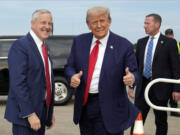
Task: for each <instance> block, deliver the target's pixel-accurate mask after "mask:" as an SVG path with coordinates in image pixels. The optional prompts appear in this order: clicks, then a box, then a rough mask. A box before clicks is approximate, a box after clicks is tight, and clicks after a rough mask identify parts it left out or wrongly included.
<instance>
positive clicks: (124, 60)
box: [65, 32, 138, 133]
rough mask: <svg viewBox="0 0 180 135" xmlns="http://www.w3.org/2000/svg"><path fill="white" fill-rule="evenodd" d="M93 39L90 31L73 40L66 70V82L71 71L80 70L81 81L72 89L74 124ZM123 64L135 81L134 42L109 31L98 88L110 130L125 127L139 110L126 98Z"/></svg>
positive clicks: (119, 130) (102, 109) (79, 111)
mask: <svg viewBox="0 0 180 135" xmlns="http://www.w3.org/2000/svg"><path fill="white" fill-rule="evenodd" d="M92 38H93V34H92V33H87V34H82V35H80V36H78V37H76V38H75V39H74V42H73V46H72V50H71V53H70V56H69V58H68V61H67V65H66V70H65V73H66V75H67V79H68V81H69V82H70V79H71V77H72V76H73V75H74V74H76V73H78V72H79V71H81V70H82V71H83V76H82V77H81V83H80V85H79V87H78V88H77V89H76V91H75V104H74V122H75V124H77V123H78V122H79V120H80V118H81V113H82V107H83V106H82V103H83V96H84V92H85V87H86V80H87V74H88V62H89V53H90V47H91V42H92ZM126 67H129V69H130V71H131V72H132V73H133V74H134V76H135V80H136V81H137V80H138V73H137V63H136V57H135V54H134V51H133V45H132V44H131V43H130V42H129V41H128V40H126V39H125V38H123V37H120V36H118V35H116V34H114V33H112V32H110V35H109V39H108V42H107V47H106V50H105V54H104V60H103V64H102V68H101V73H100V80H99V86H98V90H99V102H100V108H101V112H102V118H103V120H104V124H105V126H106V129H107V130H108V131H109V132H111V133H118V132H121V131H122V130H125V129H127V128H128V127H129V126H130V125H131V124H132V123H133V122H134V120H135V119H136V117H137V115H138V110H137V109H136V108H135V106H134V105H133V104H132V103H131V102H130V101H129V99H128V96H127V92H126V89H125V85H124V83H123V76H124V75H125V68H126ZM135 83H136V82H135Z"/></svg>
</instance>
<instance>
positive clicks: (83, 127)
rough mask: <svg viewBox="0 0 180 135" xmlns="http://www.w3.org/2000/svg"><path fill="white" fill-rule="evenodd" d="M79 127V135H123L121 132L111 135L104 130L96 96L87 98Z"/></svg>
mask: <svg viewBox="0 0 180 135" xmlns="http://www.w3.org/2000/svg"><path fill="white" fill-rule="evenodd" d="M79 127H80V133H81V135H123V132H121V133H118V134H111V133H109V132H108V131H107V130H106V128H105V126H104V122H103V119H102V116H101V111H100V106H99V100H98V96H95V97H88V102H87V104H86V106H84V107H83V112H82V117H81V120H80V122H79Z"/></svg>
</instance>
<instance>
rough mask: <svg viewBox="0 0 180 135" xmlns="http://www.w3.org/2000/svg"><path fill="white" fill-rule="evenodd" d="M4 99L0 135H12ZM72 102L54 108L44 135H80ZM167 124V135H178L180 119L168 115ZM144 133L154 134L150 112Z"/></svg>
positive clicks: (0, 102) (0, 99) (1, 98)
mask: <svg viewBox="0 0 180 135" xmlns="http://www.w3.org/2000/svg"><path fill="white" fill-rule="evenodd" d="M6 98H7V96H0V134H1V135H12V131H11V124H10V123H9V122H8V121H6V120H5V119H4V111H5V107H6ZM73 102H74V100H73V99H72V100H71V101H70V102H69V103H68V104H67V105H65V106H55V118H56V122H55V126H54V127H53V128H52V129H51V130H47V132H46V135H80V133H79V128H78V126H76V125H74V123H73V121H72V117H73ZM168 114H169V113H168ZM168 122H169V131H168V135H180V117H172V116H169V115H168ZM129 130H130V129H128V130H127V131H125V133H124V135H129ZM144 132H145V135H154V134H155V125H154V115H153V111H152V110H151V111H150V113H149V115H148V117H147V120H146V123H145V126H144Z"/></svg>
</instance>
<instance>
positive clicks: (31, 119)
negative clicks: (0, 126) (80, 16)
mask: <svg viewBox="0 0 180 135" xmlns="http://www.w3.org/2000/svg"><path fill="white" fill-rule="evenodd" d="M52 23H53V22H52V15H51V12H50V11H48V10H45V9H40V10H36V11H35V12H34V13H33V15H32V20H31V31H30V32H29V33H28V34H27V35H26V36H24V37H22V38H21V39H19V40H17V41H15V42H14V43H13V45H12V47H11V49H10V52H9V55H8V64H9V75H10V89H9V95H8V100H7V104H6V112H5V118H6V119H7V120H8V121H10V122H11V123H12V128H13V135H44V134H45V126H48V127H49V128H50V127H52V126H53V124H54V116H53V104H54V100H53V99H54V80H53V72H52V63H51V59H50V57H49V56H48V53H47V49H46V46H45V40H46V39H47V38H48V36H49V35H50V34H51V32H52Z"/></svg>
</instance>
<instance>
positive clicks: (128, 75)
mask: <svg viewBox="0 0 180 135" xmlns="http://www.w3.org/2000/svg"><path fill="white" fill-rule="evenodd" d="M125 72H126V75H125V76H124V77H123V82H124V84H125V85H128V86H132V85H133V84H134V81H135V78H134V75H133V74H132V73H131V72H130V71H129V68H128V67H127V68H126V69H125Z"/></svg>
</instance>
